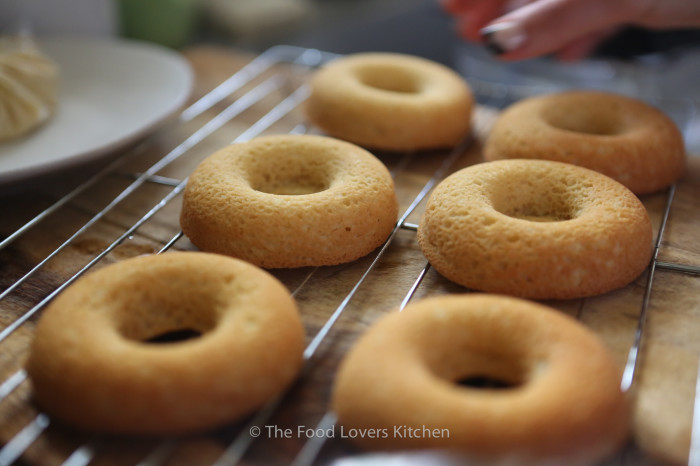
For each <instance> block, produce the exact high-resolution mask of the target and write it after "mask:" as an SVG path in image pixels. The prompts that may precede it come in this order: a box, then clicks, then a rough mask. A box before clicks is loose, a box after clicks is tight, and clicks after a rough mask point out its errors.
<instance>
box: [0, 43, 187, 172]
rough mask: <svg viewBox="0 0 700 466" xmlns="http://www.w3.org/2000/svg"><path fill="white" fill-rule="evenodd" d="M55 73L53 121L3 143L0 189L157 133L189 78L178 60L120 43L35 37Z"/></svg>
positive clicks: (181, 97) (176, 55)
mask: <svg viewBox="0 0 700 466" xmlns="http://www.w3.org/2000/svg"><path fill="white" fill-rule="evenodd" d="M39 44H40V47H41V49H42V51H43V52H44V53H46V54H47V55H48V56H49V57H51V58H52V59H54V60H55V61H56V63H57V64H58V66H59V69H60V82H61V84H60V91H59V104H58V109H57V112H56V114H55V115H54V117H53V118H52V119H51V120H50V121H49V122H48V123H47V124H46V125H44V126H42V127H41V128H39V129H38V130H37V131H35V132H33V133H31V134H29V135H27V136H26V137H24V138H20V139H16V140H11V141H7V142H3V143H0V183H9V182H16V181H21V180H23V179H27V178H30V177H33V176H37V175H43V174H46V173H50V172H52V171H55V170H58V169H63V168H66V167H69V166H72V165H77V164H80V163H84V162H88V161H91V160H94V159H96V158H98V157H102V156H106V155H108V154H110V153H112V152H113V151H115V150H116V149H119V148H121V147H124V146H126V145H128V144H130V143H133V142H134V141H136V140H138V139H139V138H141V137H143V136H145V135H146V134H148V133H149V132H151V131H153V130H155V129H156V128H157V127H158V125H160V124H161V123H163V122H164V121H165V120H166V119H167V118H168V117H170V116H171V115H173V114H174V113H175V112H176V111H178V110H179V109H180V108H181V107H182V106H183V104H184V103H185V102H186V100H187V98H188V97H189V95H190V91H191V88H192V81H193V75H192V71H191V69H190V67H189V64H188V62H187V61H186V60H185V58H184V57H182V56H181V55H180V54H179V53H177V52H175V51H172V50H169V49H166V48H163V47H160V46H157V45H152V44H148V43H142V42H134V41H125V40H117V39H98V38H94V37H90V38H87V37H85V38H77V37H76V38H50V39H49V38H39Z"/></svg>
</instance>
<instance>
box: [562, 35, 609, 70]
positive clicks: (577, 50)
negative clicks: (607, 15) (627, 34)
mask: <svg viewBox="0 0 700 466" xmlns="http://www.w3.org/2000/svg"><path fill="white" fill-rule="evenodd" d="M617 30H618V28H610V29H606V30H603V31H596V32H593V33H591V34H588V35H586V36H584V37H581V38H579V39H575V40H574V41H573V42H571V43H569V44H568V45H566V46H565V47H563V48H561V49H560V50H559V51H558V52H557V54H556V55H557V58H558V59H559V60H561V61H566V62H572V61H578V60H581V59H583V58H586V57H587V56H589V55H591V54H592V53H593V52H594V51H595V49H596V48H598V46H599V45H600V44H601V43H602V42H603V41H605V39H607V38H608V37H610V36H611V35H613V34H614V33H615V31H617Z"/></svg>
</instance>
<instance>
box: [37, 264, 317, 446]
mask: <svg viewBox="0 0 700 466" xmlns="http://www.w3.org/2000/svg"><path fill="white" fill-rule="evenodd" d="M177 330H194V331H196V332H198V333H200V334H201V335H200V336H199V337H197V338H192V339H189V340H185V341H181V342H171V343H158V344H157V343H147V341H148V340H149V339H151V338H153V337H155V336H158V335H162V334H164V333H167V332H172V331H177ZM303 348H304V330H303V327H302V325H301V322H300V318H299V314H298V310H297V307H296V304H295V303H294V301H293V300H292V298H291V296H290V294H289V292H288V291H287V289H286V288H284V286H283V285H282V284H281V283H279V282H278V281H277V280H276V279H275V278H274V277H272V276H271V275H269V274H268V273H267V272H265V271H263V270H261V269H258V268H257V267H254V266H252V265H250V264H247V263H245V262H243V261H239V260H236V259H232V258H228V257H224V256H219V255H214V254H206V253H199V252H169V253H165V254H161V255H158V256H142V257H137V258H134V259H129V260H126V261H122V262H119V263H116V264H113V265H110V266H108V267H105V268H103V269H100V270H99V271H96V272H92V273H90V274H88V275H86V276H84V277H82V278H81V279H79V280H78V281H76V282H75V283H74V284H72V285H71V286H70V287H69V288H67V289H66V290H65V291H64V292H63V293H61V294H60V295H59V296H58V297H57V298H56V299H55V300H54V301H53V302H52V303H51V305H50V306H49V307H48V308H47V309H46V310H45V312H44V314H43V315H42V317H41V319H40V321H39V324H38V326H37V329H36V334H35V339H34V341H33V344H32V347H31V353H30V356H29V360H28V362H27V366H26V368H27V372H28V374H29V377H30V379H31V382H32V386H33V396H34V398H35V399H36V401H37V402H38V403H39V405H40V406H41V408H42V409H45V410H46V411H47V412H48V413H49V414H50V415H51V416H54V417H55V418H57V419H59V420H61V421H63V422H66V423H68V424H71V425H74V426H77V427H81V428H84V429H89V430H94V431H100V432H108V433H118V434H149V435H150V434H159V435H160V434H183V433H189V432H193V431H198V430H204V429H209V428H213V427H218V426H220V425H222V424H225V423H228V422H233V421H235V420H238V419H241V418H242V417H243V416H245V415H247V414H250V413H251V412H253V411H255V410H256V409H257V408H259V407H260V406H262V405H263V404H264V403H266V402H267V401H268V400H270V399H272V398H273V397H274V396H277V395H278V394H280V393H281V392H282V391H283V390H284V389H285V388H286V387H287V386H288V385H289V384H290V383H291V382H292V381H293V380H294V379H295V378H296V375H297V373H298V371H299V369H300V367H301V362H302V351H303Z"/></svg>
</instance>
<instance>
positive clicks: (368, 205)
mask: <svg viewBox="0 0 700 466" xmlns="http://www.w3.org/2000/svg"><path fill="white" fill-rule="evenodd" d="M397 216H398V203H397V199H396V193H395V192H394V182H393V180H392V179H391V175H390V174H389V172H388V170H387V169H386V167H385V166H384V165H383V164H382V163H381V162H380V161H379V160H378V159H377V158H375V157H374V156H373V155H372V154H370V153H369V152H367V151H366V150H364V149H362V148H360V147H358V146H355V145H353V144H350V143H347V142H344V141H339V140H336V139H333V138H328V137H324V136H311V135H289V134H287V135H276V136H263V137H260V138H256V139H253V140H251V141H248V142H245V143H240V144H234V145H231V146H229V147H226V148H224V149H221V150H219V151H218V152H216V153H215V154H213V155H211V156H210V157H208V158H207V159H206V160H204V161H203V162H202V163H201V164H200V165H199V166H198V167H197V169H196V170H195V171H194V173H193V174H192V176H190V178H189V181H188V183H187V187H186V189H185V193H184V198H183V204H182V213H181V216H180V224H181V226H182V230H183V232H184V233H185V234H186V235H187V236H188V237H189V239H190V240H191V241H192V242H193V243H194V244H195V245H196V246H197V247H199V248H200V249H202V250H204V251H209V252H215V253H220V254H226V255H229V256H234V257H238V258H240V259H243V260H246V261H248V262H251V263H253V264H255V265H258V266H261V267H265V268H293V267H304V266H320V265H335V264H340V263H345V262H350V261H352V260H355V259H357V258H359V257H362V256H364V255H366V254H368V253H370V252H371V251H372V250H373V249H375V248H376V247H377V246H379V245H381V244H382V242H384V240H386V238H387V237H388V236H389V234H390V233H391V231H392V229H393V228H394V226H395V224H396V219H397Z"/></svg>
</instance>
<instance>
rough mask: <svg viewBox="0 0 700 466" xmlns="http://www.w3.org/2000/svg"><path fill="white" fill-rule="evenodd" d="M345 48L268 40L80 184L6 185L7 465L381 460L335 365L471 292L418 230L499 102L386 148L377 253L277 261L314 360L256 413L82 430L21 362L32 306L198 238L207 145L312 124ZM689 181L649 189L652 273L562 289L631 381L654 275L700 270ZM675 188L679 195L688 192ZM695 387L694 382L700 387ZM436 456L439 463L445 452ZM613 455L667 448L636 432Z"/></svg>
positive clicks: (695, 460) (485, 94) (631, 459)
mask: <svg viewBox="0 0 700 466" xmlns="http://www.w3.org/2000/svg"><path fill="white" fill-rule="evenodd" d="M334 58H336V55H334V54H331V53H327V52H322V51H318V50H311V49H303V48H297V47H291V46H278V47H274V48H271V49H269V50H268V51H266V52H264V53H263V54H261V55H259V56H257V57H255V58H254V59H252V60H251V61H249V62H248V63H247V64H245V66H243V67H242V68H240V70H238V71H237V72H235V73H234V74H232V75H231V76H230V77H228V78H227V79H226V80H224V81H223V82H222V83H221V84H220V85H218V86H216V87H214V88H213V89H211V90H210V91H209V92H207V93H205V94H204V95H203V96H201V98H199V99H198V100H196V101H195V102H194V103H192V104H191V105H190V106H189V107H187V108H186V109H185V110H184V111H183V112H182V113H181V114H180V115H179V117H178V118H177V119H176V120H175V121H173V122H171V123H170V124H169V125H168V126H166V127H165V128H163V129H162V130H161V131H159V132H158V133H157V134H155V135H153V136H152V137H150V138H148V139H147V140H145V141H143V142H142V143H140V144H139V145H138V146H136V147H133V148H132V149H130V150H128V151H127V152H125V153H124V154H123V155H122V156H120V157H119V158H117V159H115V160H114V161H113V162H111V163H110V164H109V165H108V166H106V167H105V168H103V169H101V170H100V171H99V172H97V173H96V174H93V175H91V176H90V177H89V178H87V179H84V180H79V182H78V183H77V184H72V185H70V186H68V187H66V186H59V187H50V188H49V189H48V190H47V193H44V194H43V195H42V196H39V200H36V199H33V198H32V199H28V200H25V198H24V197H19V196H11V197H8V198H7V200H8V201H7V202H5V201H4V200H3V203H4V205H3V206H2V215H3V216H5V215H8V218H9V217H11V218H12V219H13V222H14V221H15V220H16V219H17V218H21V219H22V220H21V221H20V222H15V223H12V222H10V224H7V225H3V227H2V228H4V229H5V230H1V231H0V233H1V234H2V236H0V238H2V241H0V259H2V267H3V270H2V274H1V275H0V280H1V282H0V285H1V287H0V290H1V291H0V310H1V311H2V312H1V314H0V318H1V320H0V322H1V324H2V325H1V326H0V355H2V356H0V376H2V379H0V441H2V447H1V448H0V465H8V464H13V463H18V464H41V465H44V464H64V465H70V466H77V465H85V464H90V463H93V464H101V461H105V460H107V462H108V464H137V465H140V466H146V465H160V464H213V465H216V466H223V465H233V464H239V463H245V464H295V465H307V464H327V463H331V462H333V461H335V460H338V459H340V458H343V459H344V461H346V462H347V464H366V462H369V461H370V460H371V456H366V455H363V454H362V453H360V452H359V451H357V450H354V449H353V448H352V447H351V446H350V445H349V443H348V442H347V441H344V440H343V439H338V438H336V437H335V436H334V435H332V433H333V432H335V430H334V426H335V417H334V415H333V413H332V412H331V411H329V409H328V398H329V393H330V387H331V384H332V377H333V373H334V369H335V367H337V364H338V362H339V360H340V358H342V355H343V354H344V353H345V352H346V351H347V348H348V347H349V346H350V345H351V344H352V343H353V342H354V340H355V339H356V338H357V336H358V335H359V334H360V333H361V332H362V331H363V330H364V329H366V328H367V326H368V325H370V324H371V323H372V321H373V320H374V319H376V317H378V316H379V315H381V314H382V313H385V312H389V311H391V310H395V309H398V310H401V309H403V307H404V306H406V305H407V304H408V302H409V301H410V300H411V299H412V298H416V299H417V298H419V297H423V296H428V295H433V294H443V293H451V292H457V293H464V292H467V290H465V289H463V288H460V287H458V286H456V285H454V284H451V283H449V282H447V281H446V280H444V279H443V278H442V277H440V276H439V275H438V274H437V273H435V272H434V271H431V270H430V265H429V264H428V263H427V262H426V261H425V259H424V258H423V257H422V255H421V254H420V251H419V249H418V248H417V245H416V242H415V230H416V228H417V222H418V221H419V220H418V219H419V217H420V212H421V208H422V205H423V201H424V200H425V199H426V197H427V196H428V195H429V193H430V191H431V189H432V188H433V187H434V186H435V185H436V184H437V183H438V182H439V181H440V180H441V179H442V178H444V177H445V176H446V175H448V174H449V173H451V172H452V171H454V170H457V169H459V168H462V167H464V166H467V165H470V164H472V163H475V162H478V161H479V134H483V132H484V131H486V130H487V128H488V125H489V121H490V119H491V118H492V117H493V115H495V112H492V111H489V110H487V109H482V110H480V112H481V113H480V114H479V115H477V119H476V127H475V134H474V135H473V136H472V137H470V138H469V139H468V140H465V141H464V142H463V144H461V145H460V146H459V147H455V148H454V149H452V150H450V151H444V152H431V153H421V154H415V153H407V154H386V153H381V154H377V156H378V157H380V158H381V159H382V161H383V162H384V163H385V164H386V165H387V166H388V167H389V169H390V171H391V173H392V176H393V177H394V180H395V183H396V187H397V194H398V196H399V199H400V204H401V211H400V218H399V219H398V222H397V223H396V226H395V228H394V230H393V231H392V233H391V235H390V236H389V238H388V239H387V241H386V242H385V243H384V244H383V245H382V246H381V247H380V248H378V249H377V250H376V251H375V252H373V253H372V254H370V255H369V256H367V257H365V258H362V259H360V260H358V261H355V262H353V263H351V264H346V265H342V266H337V267H322V268H304V269H300V270H279V271H273V272H272V273H273V274H275V275H276V276H277V277H278V278H279V279H280V280H281V281H282V282H283V283H284V284H285V285H287V286H288V287H289V289H290V291H291V292H292V294H293V295H294V297H295V299H296V300H297V302H298V303H299V305H300V308H301V312H302V315H303V320H304V324H305V327H306V330H307V335H308V344H307V346H306V349H305V352H304V360H305V367H304V371H303V373H302V375H301V376H300V378H299V380H298V382H297V383H296V384H295V386H293V387H292V388H290V390H288V392H287V393H285V394H284V395H283V396H281V397H280V398H278V399H276V400H273V401H271V402H270V403H269V404H268V405H266V406H265V407H264V408H263V409H261V410H260V411H258V412H257V413H255V414H254V415H253V416H252V417H251V418H249V419H247V420H245V421H244V422H242V423H238V424H235V425H231V426H228V427H225V428H222V429H220V430H218V431H216V432H213V433H207V434H203V435H202V436H198V437H196V438H186V439H128V438H112V437H105V436H100V435H97V434H92V433H87V432H80V431H75V430H72V429H70V428H67V427H65V426H62V425H61V424H60V422H58V421H55V420H54V419H52V418H51V417H50V416H48V415H47V414H45V413H43V412H41V410H40V409H38V408H37V407H36V406H35V405H34V404H33V403H32V400H31V384H30V382H29V380H28V379H27V374H26V373H25V371H24V369H23V368H22V364H23V361H24V358H25V357H26V352H27V348H28V344H29V341H31V334H32V329H33V326H34V322H35V319H36V318H37V317H38V316H39V315H40V314H41V311H42V309H43V308H44V307H45V306H46V304H47V303H48V302H49V301H51V299H53V298H54V297H55V296H56V295H57V294H59V293H60V292H61V291H63V290H64V289H65V288H66V287H68V286H70V284H71V283H73V282H74V281H75V280H77V279H78V278H79V277H80V276H82V275H83V274H85V273H87V272H89V271H90V270H92V269H95V268H99V267H101V266H103V265H105V264H108V263H111V262H114V261H118V260H123V259H125V258H128V257H133V256H135V255H139V254H142V253H158V254H160V253H166V251H168V250H171V249H194V246H192V245H191V244H190V243H189V241H188V240H187V238H185V237H183V235H182V233H181V232H180V230H179V226H178V225H177V219H178V214H179V202H180V195H181V193H182V191H183V189H184V187H185V185H186V182H187V176H188V175H189V173H191V171H192V169H193V168H194V167H195V166H196V165H197V164H198V163H199V161H201V160H202V158H203V157H206V156H207V155H209V154H210V153H211V152H213V151H214V150H216V149H218V148H219V147H221V146H223V145H225V144H229V143H231V142H239V141H246V140H249V139H251V138H253V137H256V136H258V135H261V134H266V133H282V132H290V133H304V132H313V131H314V129H313V128H311V127H309V126H307V125H306V123H305V121H304V118H303V113H302V112H301V111H300V109H299V107H300V105H301V104H302V103H303V101H304V100H305V98H306V97H307V96H308V93H309V89H308V87H307V85H306V82H305V81H306V77H307V76H308V73H309V72H310V71H312V70H313V69H314V68H316V67H318V66H320V65H322V64H323V63H325V62H327V61H329V60H332V59H334ZM489 86H490V84H489V83H477V85H476V86H474V87H475V89H476V92H477V94H478V97H479V100H480V102H481V103H482V104H486V105H488V104H489V101H490V99H493V102H492V103H494V104H496V103H498V102H501V101H502V99H503V98H504V93H507V92H508V91H507V90H505V89H503V88H502V87H500V86H498V85H497V84H494V86H496V88H497V89H498V92H495V93H494V92H491V90H492V89H491V88H490V87H489ZM520 91H521V90H520V89H519V90H518V92H520ZM232 136H233V137H232ZM684 189H685V188H684V187H683V186H679V187H678V188H677V187H675V186H674V187H672V188H671V189H670V190H669V191H668V192H665V193H660V194H658V195H654V196H650V197H648V198H645V199H644V202H645V205H646V206H647V208H648V209H649V210H650V212H651V213H652V215H651V216H652V220H653V221H654V223H655V229H656V243H655V248H654V254H653V260H652V261H651V263H650V266H649V268H648V270H647V272H646V273H645V274H644V275H643V276H642V277H640V278H639V279H638V280H637V281H636V282H635V283H633V284H631V285H629V286H628V287H627V288H626V289H625V290H623V291H620V292H614V293H612V294H611V295H608V296H605V297H602V298H600V300H599V301H596V300H595V299H589V300H576V301H572V302H560V303H552V304H553V305H555V307H557V308H559V309H560V310H562V311H563V312H567V313H569V314H571V315H573V316H575V317H578V318H579V319H581V320H582V321H583V322H584V323H587V324H589V325H591V326H592V327H593V328H594V330H596V331H598V333H600V334H601V335H602V336H603V338H604V339H607V340H606V341H608V343H610V344H611V345H612V347H613V349H614V350H616V354H617V355H618V357H619V359H620V363H621V366H623V367H624V376H623V379H622V381H621V387H622V389H623V390H632V389H633V388H634V387H635V385H636V384H637V381H638V378H639V374H640V372H643V369H641V368H642V367H643V366H642V365H641V363H640V361H641V357H640V355H641V354H642V350H643V349H644V346H645V340H646V339H647V338H649V337H648V330H647V322H648V320H649V314H650V313H651V312H653V311H655V310H656V308H655V307H654V306H653V304H652V297H653V296H654V293H657V292H658V290H659V289H660V287H661V286H665V285H663V284H662V285H657V281H658V276H659V272H669V273H671V274H675V275H677V276H682V277H685V278H684V280H686V279H688V280H693V279H694V277H695V276H696V275H699V274H700V267H697V266H696V265H694V264H693V261H692V260H691V261H690V263H689V262H688V261H684V260H679V259H678V258H679V257H681V256H682V253H683V251H685V250H684V249H683V248H682V247H681V248H680V249H678V248H676V246H677V245H675V244H674V243H675V242H676V237H677V234H676V233H673V234H672V235H671V237H670V238H668V237H667V235H668V233H667V229H668V226H669V225H672V226H673V228H672V230H673V231H674V232H676V231H679V230H681V229H682V228H681V227H675V226H674V225H675V224H674V223H673V219H674V218H680V217H685V216H684V215H683V212H681V214H680V215H678V216H677V217H674V216H673V214H674V212H675V210H674V208H675V206H676V205H677V204H678V203H679V202H683V199H684V198H687V197H689V196H691V197H692V195H694V194H695V192H694V191H693V190H692V189H688V190H684ZM57 192H58V193H59V194H56V193H57ZM678 193H680V194H678ZM679 196H680V197H681V201H677V200H676V199H677V198H678V197H679ZM47 198H51V199H52V201H51V202H47V201H46V199H47ZM25 201H26V202H25ZM37 205H41V206H42V207H41V208H37V207H36V206H37ZM28 206H29V207H28ZM25 208H31V209H32V211H30V212H25V211H24V209H25ZM684 219H685V218H682V219H681V220H684ZM107 238H109V239H107ZM681 246H682V245H681ZM676 249H678V250H677V251H676ZM688 250H690V251H692V250H693V248H692V247H691V248H689V249H688ZM667 251H668V253H666V252H667ZM674 251H675V253H674ZM678 251H680V252H678ZM698 257H700V251H698ZM694 258H695V259H696V257H691V259H694ZM695 263H696V264H697V262H695ZM662 278H665V277H662ZM663 281H664V282H665V281H668V279H666V278H665V279H664V280H663ZM699 293H700V292H699ZM696 296H700V294H698V295H696ZM601 302H602V303H603V304H606V303H608V302H612V305H614V306H621V307H623V308H624V309H623V311H622V313H623V314H626V315H627V317H628V318H629V319H628V321H627V324H626V325H625V326H624V332H622V333H625V335H624V336H623V337H622V338H621V340H620V339H619V338H618V336H615V337H614V338H613V337H612V336H611V334H610V332H608V331H606V330H605V327H603V324H604V322H603V324H601V323H599V322H598V321H597V320H595V319H593V320H591V318H588V317H587V316H589V315H592V316H595V315H596V312H595V310H596V309H597V307H599V306H600V305H601V304H600V303H601ZM619 303H624V304H623V305H620V304H619ZM589 308H592V309H593V311H590V312H589V311H588V309H589ZM630 315H631V317H630ZM697 354H698V353H696V354H695V355H694V357H697ZM696 367H697V361H696V360H694V367H693V374H692V378H693V381H696V380H698V379H696V376H695V372H694V371H695V368H696ZM690 390H692V391H693V393H694V391H695V386H694V385H693V387H690ZM698 409H699V410H700V408H698ZM698 417H700V415H699V416H695V418H696V419H697V418H698ZM695 422H696V423H698V421H695ZM692 430H693V435H692V442H691V447H690V448H689V451H690V460H689V461H690V464H700V459H699V456H698V455H700V438H699V436H700V427H698V426H693V429H692ZM402 458H403V459H404V460H406V459H407V458H411V456H408V457H402ZM414 458H415V457H414ZM421 461H425V457H421ZM430 461H432V462H433V463H432V464H438V463H437V461H438V458H437V457H433V458H431V459H430ZM355 462H357V463H355ZM415 464H421V462H416V463H415ZM606 464H608V463H606ZM609 464H620V465H624V464H655V463H653V460H651V459H649V458H648V457H647V456H646V455H645V454H643V453H641V452H640V451H639V450H638V449H637V448H636V447H635V446H634V445H630V446H629V447H628V448H627V449H626V450H624V451H623V452H622V453H621V454H620V455H618V456H616V457H615V458H613V459H611V460H610V461H609Z"/></svg>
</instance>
